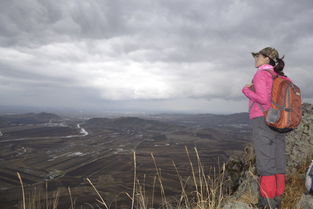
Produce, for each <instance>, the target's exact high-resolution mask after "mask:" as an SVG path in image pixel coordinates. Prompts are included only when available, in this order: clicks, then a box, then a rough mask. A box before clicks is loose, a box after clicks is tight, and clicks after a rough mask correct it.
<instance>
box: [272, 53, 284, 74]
mask: <svg viewBox="0 0 313 209" xmlns="http://www.w3.org/2000/svg"><path fill="white" fill-rule="evenodd" d="M284 57H285V56H283V57H282V58H277V62H276V63H275V61H274V60H272V59H271V58H270V63H269V64H270V65H272V66H273V67H274V71H275V72H276V73H278V75H281V76H285V77H287V76H286V75H285V73H284V72H283V70H284V67H285V62H284V60H283V59H284Z"/></svg>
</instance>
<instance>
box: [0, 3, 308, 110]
mask: <svg viewBox="0 0 313 209" xmlns="http://www.w3.org/2000/svg"><path fill="white" fill-rule="evenodd" d="M0 4H1V5H0V25H1V27H0V105H26V106H36V107H67V108H68V107H70V108H75V109H80V108H83V109H90V110H99V111H129V112H132V111H135V112H138V111H139V112H140V111H142V112H149V111H162V112H168V111H169V112H171V111H176V112H188V113H189V112H203V113H231V112H242V111H247V106H248V105H247V100H246V98H245V97H244V95H243V94H242V93H241V89H242V87H243V86H244V85H245V84H246V83H249V82H250V81H251V78H252V76H253V74H254V73H255V70H256V69H255V68H254V60H253V58H252V56H251V52H252V51H259V50H260V49H262V48H264V47H267V46H272V47H274V48H276V49H277V50H278V51H279V53H280V55H281V56H282V55H285V62H286V67H285V72H286V74H287V75H288V76H289V77H290V78H291V79H292V80H294V82H295V83H296V84H297V85H298V86H299V87H300V88H301V89H302V93H303V97H304V98H305V101H308V102H312V101H313V85H312V81H313V74H312V70H313V67H312V65H313V63H312V59H313V58H312V56H313V1H312V0H298V1H294V0H268V1H265V0H258V1H254V0H250V1H249V0H246V1H244V0H223V1H219V0H194V1H190V0H124V1H122V0H81V1H77V0H67V1H64V0H37V1H36V0H23V1H21V0H0Z"/></svg>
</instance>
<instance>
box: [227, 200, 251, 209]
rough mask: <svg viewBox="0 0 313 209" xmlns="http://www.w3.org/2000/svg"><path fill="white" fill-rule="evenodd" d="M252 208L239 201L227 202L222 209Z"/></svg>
mask: <svg viewBox="0 0 313 209" xmlns="http://www.w3.org/2000/svg"><path fill="white" fill-rule="evenodd" d="M250 208H251V207H250V206H249V205H248V204H247V203H244V202H238V201H229V202H227V203H226V204H225V205H224V207H222V209H250Z"/></svg>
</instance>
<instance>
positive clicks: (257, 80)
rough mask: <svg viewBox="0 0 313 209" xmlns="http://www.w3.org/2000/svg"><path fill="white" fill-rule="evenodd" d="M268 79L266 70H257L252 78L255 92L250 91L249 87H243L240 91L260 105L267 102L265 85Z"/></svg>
mask: <svg viewBox="0 0 313 209" xmlns="http://www.w3.org/2000/svg"><path fill="white" fill-rule="evenodd" d="M268 79H269V75H268V73H267V72H266V71H258V72H257V73H256V74H255V76H254V78H253V85H254V89H255V92H254V91H252V90H251V89H250V88H249V87H244V88H243V89H242V92H243V93H244V95H246V97H248V98H249V99H250V100H252V101H253V102H257V103H259V104H262V105H264V104H267V102H268V98H267V97H268V95H269V94H268V92H267V88H266V85H267V80H268Z"/></svg>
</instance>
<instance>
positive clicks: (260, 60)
mask: <svg viewBox="0 0 313 209" xmlns="http://www.w3.org/2000/svg"><path fill="white" fill-rule="evenodd" d="M254 59H255V67H260V66H261V65H264V64H268V63H270V59H269V58H268V57H265V56H264V55H263V54H257V55H256V56H255V57H254Z"/></svg>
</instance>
